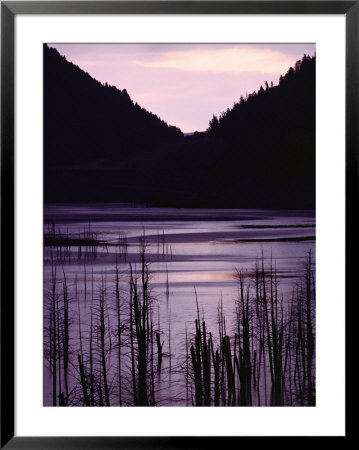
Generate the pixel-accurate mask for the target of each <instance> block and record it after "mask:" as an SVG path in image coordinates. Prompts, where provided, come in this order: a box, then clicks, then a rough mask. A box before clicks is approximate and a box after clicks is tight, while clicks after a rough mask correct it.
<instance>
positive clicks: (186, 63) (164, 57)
mask: <svg viewBox="0 0 359 450" xmlns="http://www.w3.org/2000/svg"><path fill="white" fill-rule="evenodd" d="M133 62H134V63H135V64H137V65H138V66H141V67H146V68H156V69H175V70H181V71H190V72H215V73H237V74H239V73H262V74H276V73H283V72H286V71H287V70H288V68H289V67H290V66H291V65H292V64H293V59H292V58H291V57H290V56H289V55H287V54H284V53H282V52H279V51H275V50H271V49H265V48H259V49H256V48H255V47H253V46H237V47H232V48H206V47H204V48H194V49H189V50H182V51H175V52H171V51H169V52H167V53H162V54H161V55H160V56H159V57H156V55H152V59H146V60H143V59H134V61H133Z"/></svg>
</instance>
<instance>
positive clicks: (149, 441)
mask: <svg viewBox="0 0 359 450" xmlns="http://www.w3.org/2000/svg"><path fill="white" fill-rule="evenodd" d="M18 14H341V15H345V19H346V297H348V293H349V292H352V288H353V284H354V279H353V277H352V276H350V274H349V268H350V267H351V262H352V261H354V248H355V245H353V244H355V243H356V242H357V236H356V235H355V228H356V227H355V221H354V215H355V214H356V212H357V211H356V210H357V205H358V154H359V132H358V125H359V1H336V0H334V1H236V0H234V1H3V2H1V218H2V221H1V280H2V283H1V441H0V447H1V448H6V449H25V448H26V449H60V448H61V449H79V448H84V449H85V448H86V449H95V448H105V449H115V448H116V449H122V448H126V449H127V448H128V449H130V448H204V447H207V446H212V445H215V446H216V445H230V446H232V445H239V443H238V438H233V437H232V438H229V437H228V438H226V437H225V438H223V437H215V438H213V437H195V438H190V437H165V436H162V437H50V438H49V437H41V436H39V437H22V436H15V435H14V422H15V408H14V375H15V372H14V282H15V274H14V245H15V243H14V225H15V220H14V156H15V155H14V58H15V54H14V53H15V49H14V33H15V27H14V21H15V17H16V15H18ZM349 242H350V243H351V244H350V245H349V244H348V243H349ZM4 280H6V283H4V282H3V281H4ZM347 328H348V327H346V330H347ZM347 333H348V331H346V341H347V342H348V341H349V339H348V334H347ZM347 392H348V388H347ZM346 405H347V406H346V410H348V403H347V402H346ZM346 430H347V432H346V437H349V431H350V430H349V429H348V422H347V426H346ZM284 440H286V439H284ZM219 441H220V442H219Z"/></svg>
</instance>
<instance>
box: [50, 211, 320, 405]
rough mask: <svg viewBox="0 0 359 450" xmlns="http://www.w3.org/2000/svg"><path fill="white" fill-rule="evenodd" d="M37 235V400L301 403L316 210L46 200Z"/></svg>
mask: <svg viewBox="0 0 359 450" xmlns="http://www.w3.org/2000/svg"><path fill="white" fill-rule="evenodd" d="M44 234H45V247H44V343H45V344H44V345H45V348H44V404H45V405H55V404H56V405H59V404H63V405H68V406H83V405H84V404H87V405H93V406H98V405H111V406H119V405H122V406H126V405H133V404H138V405H142V404H145V405H147V404H148V405H156V406H192V405H195V404H199V403H202V404H203V405H209V404H210V405H214V404H215V405H219V406H220V405H226V406H227V405H233V406H234V405H243V406H250V405H253V406H257V405H260V406H263V405H293V406H294V405H312V404H313V398H314V397H315V355H314V354H313V352H312V351H310V350H308V349H309V348H311V347H312V340H313V339H314V337H315V306H314V299H315V282H314V279H315V276H314V273H315V212H314V211H294V210H290V211H279V210H254V209H253V210H249V209H246V210H241V209H220V210H219V209H216V210H214V209H169V208H147V207H140V206H132V205H125V204H93V205H91V204H86V205H85V204H67V205H55V204H51V205H50V204H49V205H45V208H44ZM309 255H310V277H309V278H308V258H309ZM131 268H132V273H133V276H132V284H131V277H130V269H131ZM144 268H145V270H144ZM144 272H146V273H145V276H144ZM308 279H309V281H310V283H309V284H310V286H309V288H308ZM131 289H132V291H131ZM134 289H135V290H136V289H137V290H138V292H137V294H138V298H139V299H141V298H142V300H143V302H145V303H142V306H141V304H140V305H139V307H138V313H139V315H140V316H141V314H142V313H143V316H144V315H146V320H144V321H141V320H140V319H141V317H140V319H139V321H138V323H137V322H135V321H136V318H135V314H136V311H135V309H134V308H135V303H134V302H136V301H137V300H136V298H135V295H134V294H133V292H134ZM241 290H242V292H241ZM131 292H132V293H131ZM144 292H145V293H146V295H144ZM308 293H309V294H308ZM308 295H309V300H308ZM298 305H299V306H298ZM301 305H302V306H301ZM141 308H142V309H141ZM308 314H309V315H310V317H311V319H310V329H308V317H309V316H308ZM196 318H199V321H198V323H197V325H196V323H195V320H196ZM203 322H205V328H203ZM141 326H143V329H141ZM141 332H143V333H144V334H143V336H144V340H145V344H143V345H146V349H145V350H143V352H144V353H141V345H140V344H141V342H142V341H141V339H139V337H140V336H141ZM209 333H211V335H209ZM157 335H158V337H159V339H158V341H157ZM196 335H197V338H196ZM225 336H228V340H229V342H230V347H229V353H228V352H227V350H228V348H227V347H228V346H227V347H226V346H225V345H227V344H225V345H224V344H223V342H224V340H223V338H224V337H225ZM196 339H199V340H200V343H199V344H198V342H197V341H196ZM201 339H202V340H201ZM196 343H197V344H198V345H197V346H196ZM161 346H162V347H161ZM191 346H192V348H193V351H192V350H191ZM216 348H218V355H219V356H218V358H219V359H218V361H217V362H218V364H219V365H218V367H217V366H216ZM141 354H143V355H145V356H144V357H143V360H141ZM228 354H229V355H230V356H229V358H227V355H228ZM236 355H237V356H236ZM226 358H227V359H226ZM141 361H142V362H141ZM200 362H201V364H200ZM141 364H142V365H143V367H144V368H143V367H142V366H141ZM135 366H136V367H135ZM137 366H138V367H137ZM141 367H142V368H141ZM216 368H217V369H218V370H217V369H216ZM196 369H198V370H197V372H196ZM143 370H144V373H145V375H146V376H145V378H146V379H145V380H143V377H142V378H141V373H143ZM216 370H217V372H216ZM141 371H142V372H141ZM206 374H207V375H206ZM278 374H280V375H278ZM279 378H280V379H281V381H278V380H279ZM141 379H142V384H143V386H142V387H141ZM237 379H238V381H235V380H237ZM232 384H233V386H232ZM273 386H275V389H274V388H273ZM278 386H279V387H278ZM206 389H207V390H206ZM134 391H135V392H134ZM273 391H275V392H274V394H273ZM309 391H310V392H309ZM136 402H137V403H136ZM141 402H142V403H141ZM143 402H145V403H143Z"/></svg>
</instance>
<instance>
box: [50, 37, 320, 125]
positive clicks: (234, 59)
mask: <svg viewBox="0 0 359 450" xmlns="http://www.w3.org/2000/svg"><path fill="white" fill-rule="evenodd" d="M49 45H50V46H52V47H55V48H56V49H57V50H58V51H59V52H60V53H61V54H62V55H64V56H65V57H66V58H67V60H68V61H71V62H73V63H74V64H76V65H78V66H79V67H80V68H81V69H83V70H85V71H87V72H88V73H89V74H90V75H91V76H92V77H94V78H95V79H97V80H99V81H101V82H102V83H105V82H107V83H109V84H111V85H114V86H116V87H117V88H119V89H126V90H127V91H128V93H129V95H130V96H131V98H132V100H133V101H134V102H137V103H139V104H140V105H141V106H142V107H144V108H146V109H147V110H149V111H151V112H153V113H155V114H157V115H158V116H159V117H160V118H161V119H163V120H165V121H166V122H168V123H169V124H171V125H176V126H178V127H179V128H181V130H182V131H183V132H184V133H188V132H193V131H196V130H198V131H203V130H205V129H206V128H207V127H208V123H209V120H210V119H211V117H212V114H216V115H219V114H220V113H221V112H222V111H223V110H225V109H226V108H228V106H231V105H233V103H234V102H236V101H238V99H239V98H240V96H241V95H243V96H245V95H246V93H250V92H253V91H256V90H258V89H259V87H260V86H261V85H263V84H264V82H265V81H268V83H270V82H273V83H274V84H277V82H278V79H279V76H280V75H282V74H285V73H286V71H287V70H288V69H289V67H290V66H292V65H294V63H295V62H296V61H297V60H298V59H301V58H302V56H303V55H304V53H306V54H309V55H313V54H314V52H315V45H314V44H49Z"/></svg>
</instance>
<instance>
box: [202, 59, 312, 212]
mask: <svg viewBox="0 0 359 450" xmlns="http://www.w3.org/2000/svg"><path fill="white" fill-rule="evenodd" d="M208 133H209V135H210V136H213V137H217V138H221V139H223V140H225V141H226V149H225V153H224V154H223V155H222V156H221V157H220V158H219V160H218V161H217V163H216V165H215V166H214V167H213V169H212V171H211V173H210V174H209V176H208V182H207V183H206V186H205V189H203V191H202V201H203V202H205V203H208V204H211V205H221V206H224V205H227V206H237V205H241V206H248V207H249V206H256V207H269V206H271V207H279V208H280V207H286V208H288V207H292V208H314V205H315V58H310V57H308V56H304V58H303V60H302V61H298V62H297V63H296V65H295V67H294V68H290V69H289V70H288V72H287V74H286V75H285V76H284V77H281V78H280V82H279V84H278V86H272V87H269V86H268V84H266V87H265V89H264V88H263V87H261V88H260V90H259V91H258V92H255V93H253V94H250V95H249V96H248V97H247V99H243V98H241V99H240V101H239V102H238V103H236V104H235V105H234V106H233V108H232V109H228V110H227V111H226V112H224V113H222V115H221V116H220V117H219V118H216V117H215V116H214V117H213V119H212V120H211V122H210V126H209V129H208ZM213 180H217V183H216V185H214V183H213Z"/></svg>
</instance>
